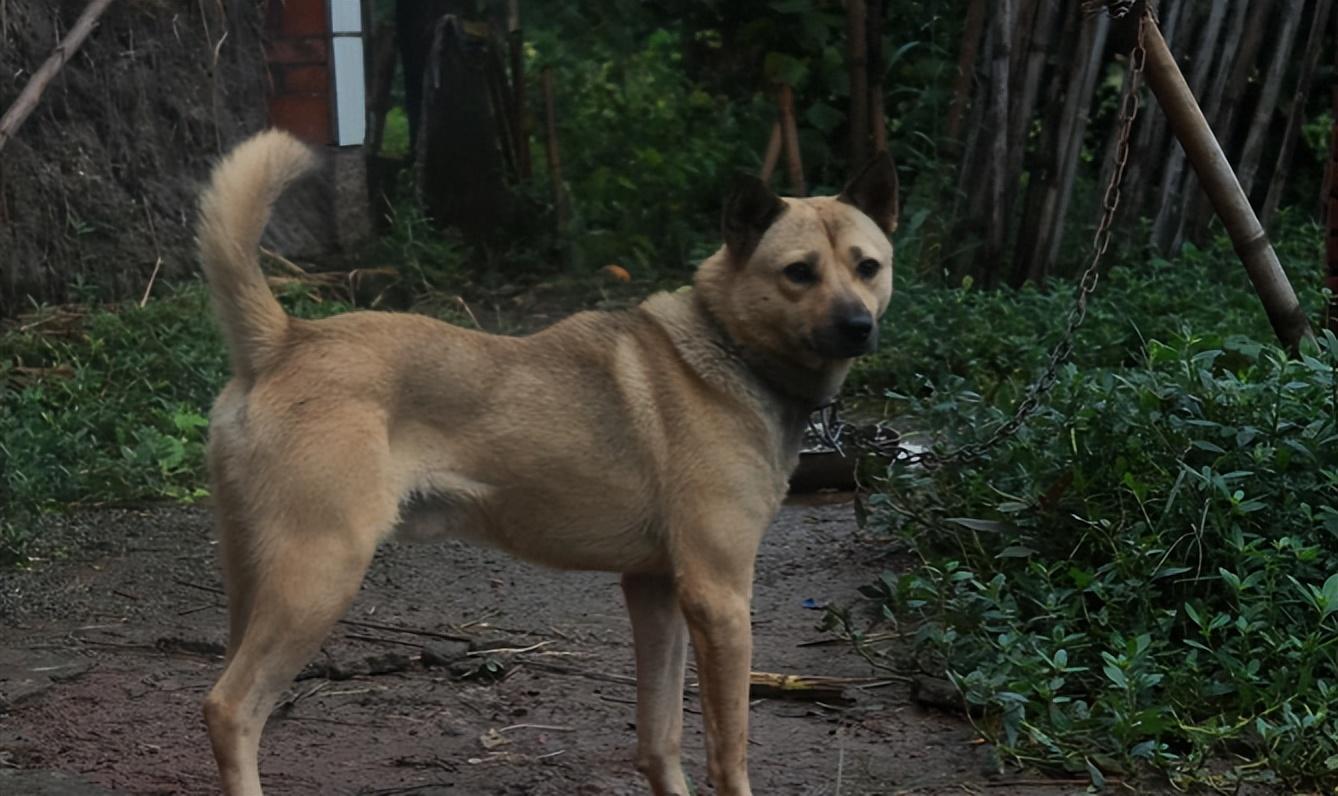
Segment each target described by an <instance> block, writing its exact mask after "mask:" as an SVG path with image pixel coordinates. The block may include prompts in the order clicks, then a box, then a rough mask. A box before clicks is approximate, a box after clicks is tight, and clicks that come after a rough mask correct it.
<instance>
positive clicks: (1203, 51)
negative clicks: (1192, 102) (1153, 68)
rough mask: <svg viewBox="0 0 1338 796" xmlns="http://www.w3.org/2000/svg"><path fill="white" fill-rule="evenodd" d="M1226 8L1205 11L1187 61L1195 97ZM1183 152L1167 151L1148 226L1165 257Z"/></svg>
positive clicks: (1173, 235) (1173, 238)
mask: <svg viewBox="0 0 1338 796" xmlns="http://www.w3.org/2000/svg"><path fill="white" fill-rule="evenodd" d="M1226 12H1227V7H1226V4H1224V3H1220V2H1219V3H1213V4H1212V5H1211V7H1210V8H1209V10H1208V18H1207V20H1206V21H1205V22H1204V24H1203V25H1202V27H1201V28H1200V34H1199V40H1198V44H1197V45H1196V46H1195V48H1194V50H1193V54H1192V55H1191V57H1190V73H1189V74H1190V77H1189V89H1190V91H1192V92H1193V93H1194V96H1195V97H1201V96H1203V94H1204V93H1206V88H1205V87H1206V86H1207V83H1208V74H1209V72H1208V70H1209V68H1210V67H1211V66H1212V64H1213V54H1214V53H1215V52H1216V51H1217V45H1218V39H1219V38H1221V32H1222V22H1223V21H1224V20H1225V19H1226ZM1184 183H1185V151H1184V150H1183V149H1181V148H1180V147H1178V146H1173V147H1171V151H1170V153H1169V154H1168V157H1167V159H1166V169H1165V171H1163V172H1162V179H1161V193H1160V197H1161V207H1160V208H1158V210H1157V218H1156V220H1155V221H1154V222H1153V224H1152V245H1153V246H1155V247H1156V248H1157V249H1158V250H1159V251H1161V252H1163V253H1166V252H1170V251H1171V250H1172V249H1174V248H1177V247H1178V245H1179V241H1178V240H1177V233H1178V232H1179V231H1180V228H1181V225H1180V221H1181V217H1182V214H1183V211H1184V209H1185V208H1184V205H1183V203H1182V202H1181V200H1180V197H1181V196H1183V195H1184V194H1183V190H1184V188H1185V184H1184Z"/></svg>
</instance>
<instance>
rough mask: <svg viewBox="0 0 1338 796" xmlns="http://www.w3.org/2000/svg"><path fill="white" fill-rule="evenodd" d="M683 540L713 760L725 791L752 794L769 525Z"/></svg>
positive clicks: (687, 607) (686, 597)
mask: <svg viewBox="0 0 1338 796" xmlns="http://www.w3.org/2000/svg"><path fill="white" fill-rule="evenodd" d="M711 527H713V528H714V529H715V530H714V531H712V532H710V533H708V534H705V535H703V536H702V537H699V538H697V540H696V542H695V543H692V542H689V543H688V544H686V545H684V548H685V550H684V551H683V553H681V554H680V557H679V560H678V562H677V565H678V572H677V588H678V599H679V605H680V606H681V607H682V610H683V616H684V617H685V618H686V619H687V623H688V632H689V633H690V634H691V636H692V646H693V648H694V650H695V651H696V655H697V675H698V679H699V680H700V681H701V699H702V716H703V719H704V720H705V724H706V763H707V770H708V771H709V773H710V777H711V783H712V784H714V785H715V790H716V793H717V794H718V796H751V793H752V790H751V789H750V787H749V785H748V673H749V671H750V669H751V663H752V656H753V639H752V627H751V626H750V619H749V605H750V603H751V601H752V584H753V558H754V557H755V556H756V552H757V542H758V541H760V539H761V535H762V530H763V529H764V528H765V525H763V527H762V528H758V529H756V531H755V532H754V531H753V529H751V528H748V527H747V525H744V526H742V527H740V526H738V525H736V526H734V527H730V526H721V525H712V526H711Z"/></svg>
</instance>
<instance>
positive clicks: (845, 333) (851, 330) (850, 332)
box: [836, 311, 873, 343]
mask: <svg viewBox="0 0 1338 796" xmlns="http://www.w3.org/2000/svg"><path fill="white" fill-rule="evenodd" d="M836 328H837V329H838V330H839V331H840V332H841V336H842V337H844V338H845V339H847V340H849V341H850V342H852V343H862V342H864V341H865V340H868V339H869V335H870V334H871V333H872V332H873V316H872V315H870V314H869V313H868V312H867V311H861V312H855V313H851V314H850V315H846V316H845V317H843V318H841V319H840V320H838V321H837V322H836Z"/></svg>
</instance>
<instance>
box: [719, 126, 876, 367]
mask: <svg viewBox="0 0 1338 796" xmlns="http://www.w3.org/2000/svg"><path fill="white" fill-rule="evenodd" d="M899 209H900V208H899V200H898V190H897V171H896V166H895V164H894V163H893V161H892V158H891V157H890V156H889V155H888V154H887V153H882V154H880V155H878V156H877V157H875V158H874V159H873V160H872V161H870V163H869V164H868V165H867V166H865V167H864V169H863V170H862V171H861V172H860V173H859V175H858V176H856V177H855V178H854V179H853V180H851V181H850V183H849V184H848V185H847V186H846V187H845V189H844V190H843V191H842V192H841V194H840V196H823V197H812V198H806V199H795V198H785V199H782V198H780V197H778V196H776V195H775V194H774V193H772V191H771V189H770V188H768V187H767V186H766V184H765V183H763V182H762V181H761V180H759V179H758V178H756V177H752V176H740V177H739V178H738V180H737V181H736V184H735V186H734V189H733V191H732V192H731V194H730V196H729V198H728V200H727V201H726V203H725V211H724V220H723V231H724V239H725V245H724V248H722V249H721V250H720V252H719V253H717V254H716V255H715V256H714V257H712V258H710V259H709V260H707V261H706V262H705V263H703V264H702V267H701V269H700V270H699V271H698V276H697V288H698V290H699V291H701V292H702V295H703V297H704V298H705V300H706V301H707V304H708V306H709V307H710V308H711V310H712V312H713V314H714V315H716V317H717V319H718V320H719V321H720V323H721V324H722V325H724V327H725V329H726V330H727V331H728V332H729V333H730V335H731V336H732V337H733V338H734V339H735V340H736V341H738V342H739V343H740V344H742V345H744V346H746V347H748V348H750V349H753V350H755V351H758V352H760V353H762V354H764V355H766V356H768V357H771V358H776V359H780V360H782V361H786V362H790V363H792V364H795V365H799V366H801V367H805V368H810V369H823V368H826V367H828V366H830V365H834V364H837V363H841V362H845V361H848V360H850V359H851V358H853V357H856V356H859V355H861V354H867V353H869V352H871V351H873V350H874V349H875V348H877V346H878V320H879V318H881V317H882V314H883V312H884V311H885V310H886V309H887V304H888V301H889V300H890V299H891V297H892V243H891V241H890V240H889V239H888V235H890V234H891V233H892V231H893V230H894V229H896V226H897V218H898V214H899Z"/></svg>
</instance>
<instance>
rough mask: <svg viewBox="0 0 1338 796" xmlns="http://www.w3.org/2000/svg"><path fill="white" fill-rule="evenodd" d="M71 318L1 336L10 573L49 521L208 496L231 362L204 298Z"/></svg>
mask: <svg viewBox="0 0 1338 796" xmlns="http://www.w3.org/2000/svg"><path fill="white" fill-rule="evenodd" d="M288 304H289V310H290V311H292V312H294V313H296V314H299V315H302V316H308V317H310V316H317V315H325V314H330V313H332V312H336V311H339V310H341V309H346V308H347V305H343V304H339V303H337V302H324V303H320V304H317V303H314V302H312V301H311V300H309V299H308V298H307V297H305V296H304V295H303V294H301V293H296V294H293V295H292V296H291V297H289V299H288ZM70 309H71V308H48V309H44V310H42V311H39V312H38V313H37V314H36V315H35V316H34V317H32V318H31V319H29V320H26V321H25V323H24V324H23V325H20V326H18V327H16V328H15V329H13V330H11V331H6V332H3V333H0V462H2V465H0V563H4V562H5V561H7V560H9V561H12V560H14V559H17V558H19V557H21V555H22V551H23V548H24V545H25V544H27V543H28V542H29V541H31V537H32V524H33V521H34V519H35V517H36V515H37V514H39V513H40V512H43V511H47V510H51V509H55V508H67V507H73V506H89V505H100V504H108V503H124V502H132V501H144V500H153V499H167V500H192V499H195V498H197V497H200V496H201V495H203V494H204V489H203V485H204V482H205V478H204V441H205V427H206V425H207V422H208V421H207V414H208V411H209V405H210V404H211V403H212V401H213V398H214V395H215V394H216V393H217V392H218V390H219V389H220V388H222V386H223V383H224V382H225V381H226V380H227V357H226V352H225V349H224V346H223V341H222V339H221V338H219V336H218V334H217V332H216V331H215V328H214V325H213V323H212V321H211V319H210V315H209V308H208V301H207V296H206V293H205V291H204V288H203V286H202V285H199V284H194V285H189V286H185V287H182V288H179V289H176V290H173V291H171V292H169V293H167V294H166V295H164V296H162V297H160V298H158V299H155V300H154V301H151V302H148V303H147V304H145V306H143V307H140V306H138V304H136V303H135V302H126V303H124V304H120V305H113V306H95V305H89V306H86V307H80V308H77V309H78V312H75V313H71V312H70ZM62 313H64V314H62ZM55 326H60V327H61V328H60V331H59V332H56V331H53V327H55Z"/></svg>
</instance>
